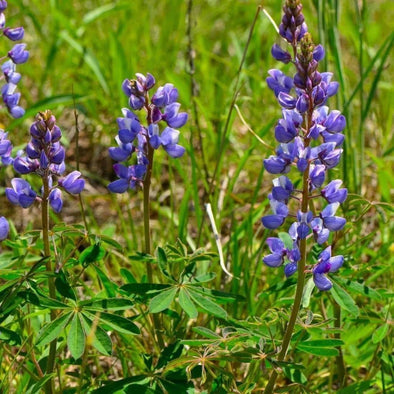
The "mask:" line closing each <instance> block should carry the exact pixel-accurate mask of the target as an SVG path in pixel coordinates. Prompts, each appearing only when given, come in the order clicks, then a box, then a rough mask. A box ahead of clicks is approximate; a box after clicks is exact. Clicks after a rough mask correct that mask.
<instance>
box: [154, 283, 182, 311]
mask: <svg viewBox="0 0 394 394" xmlns="http://www.w3.org/2000/svg"><path fill="white" fill-rule="evenodd" d="M177 291H178V287H177V286H174V287H171V288H169V289H166V290H163V291H161V292H160V293H159V294H158V295H157V296H155V297H153V298H152V299H151V301H150V303H149V312H150V313H158V312H161V311H164V309H167V308H168V307H169V306H170V305H171V303H172V301H174V298H175V296H176V293H177Z"/></svg>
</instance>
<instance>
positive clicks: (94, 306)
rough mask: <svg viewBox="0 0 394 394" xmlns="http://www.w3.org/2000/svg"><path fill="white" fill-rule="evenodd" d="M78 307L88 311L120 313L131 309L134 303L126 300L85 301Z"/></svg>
mask: <svg viewBox="0 0 394 394" xmlns="http://www.w3.org/2000/svg"><path fill="white" fill-rule="evenodd" d="M78 305H79V306H81V307H83V308H86V309H89V310H94V311H95V310H98V311H102V310H108V311H121V310H127V309H131V308H132V307H133V305H134V302H132V301H131V300H128V299H127V298H104V299H98V300H85V301H81V302H79V303H78Z"/></svg>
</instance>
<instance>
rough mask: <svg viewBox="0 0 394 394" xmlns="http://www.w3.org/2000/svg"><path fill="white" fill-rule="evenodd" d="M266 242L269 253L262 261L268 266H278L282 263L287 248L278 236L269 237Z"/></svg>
mask: <svg viewBox="0 0 394 394" xmlns="http://www.w3.org/2000/svg"><path fill="white" fill-rule="evenodd" d="M266 242H267V245H268V247H269V248H270V251H271V254H269V255H268V256H266V257H264V258H263V261H264V263H265V264H267V265H268V266H269V267H279V266H280V265H282V264H283V261H284V257H285V256H286V253H287V249H286V248H285V246H284V244H283V242H282V240H281V239H280V238H274V237H270V238H267V241H266Z"/></svg>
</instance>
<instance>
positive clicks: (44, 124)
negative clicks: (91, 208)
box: [0, 110, 85, 213]
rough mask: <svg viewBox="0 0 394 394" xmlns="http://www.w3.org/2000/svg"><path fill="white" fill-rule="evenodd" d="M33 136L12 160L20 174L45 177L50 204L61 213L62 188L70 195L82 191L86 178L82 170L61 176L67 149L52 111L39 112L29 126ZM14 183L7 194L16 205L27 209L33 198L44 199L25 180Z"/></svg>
mask: <svg viewBox="0 0 394 394" xmlns="http://www.w3.org/2000/svg"><path fill="white" fill-rule="evenodd" d="M0 136H1V134H0ZM30 136H31V139H30V142H29V143H28V144H27V146H26V149H25V151H20V152H18V153H17V157H16V158H15V159H14V160H13V165H14V169H15V170H16V171H17V172H18V173H19V174H21V175H24V174H32V173H34V174H37V175H38V176H40V177H41V178H45V179H46V180H47V181H48V184H49V188H50V190H49V197H48V198H49V204H50V206H51V207H52V209H53V210H54V211H55V212H56V213H59V212H60V211H61V209H62V207H63V199H62V192H61V189H63V190H65V191H66V192H68V193H71V194H79V193H81V191H82V190H83V188H84V186H85V181H84V180H83V179H81V178H80V176H81V173H80V172H79V171H73V172H71V173H70V174H68V175H67V176H65V177H63V176H62V175H63V173H64V171H65V168H66V167H65V163H64V157H65V152H64V148H63V147H62V145H61V143H60V138H61V136H62V133H61V130H60V128H59V127H58V126H57V125H56V119H55V117H54V116H53V115H52V113H51V111H48V110H47V111H44V112H40V113H39V114H38V115H37V116H36V121H35V122H34V123H33V124H32V126H31V127H30ZM0 146H1V144H0ZM56 181H57V182H56ZM11 185H12V188H7V189H6V191H5V193H6V196H7V198H8V200H9V201H10V202H11V203H13V204H15V205H20V206H21V207H23V208H28V207H29V206H31V205H32V204H33V203H34V201H36V200H40V199H41V197H40V196H39V195H38V194H37V193H36V192H35V191H34V190H33V189H32V187H31V186H30V183H29V182H28V181H27V180H25V179H22V178H14V179H13V180H12V181H11Z"/></svg>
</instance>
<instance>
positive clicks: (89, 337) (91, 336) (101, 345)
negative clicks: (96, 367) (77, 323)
mask: <svg viewBox="0 0 394 394" xmlns="http://www.w3.org/2000/svg"><path fill="white" fill-rule="evenodd" d="M82 317H83V320H82V323H83V326H84V330H85V332H86V343H87V345H90V344H91V345H92V346H93V347H94V348H96V349H97V350H98V351H99V352H100V353H101V354H104V355H106V356H110V355H111V354H112V341H111V338H110V337H109V336H108V335H107V333H106V332H105V331H104V330H103V329H102V328H101V327H100V326H98V325H97V324H93V322H92V320H90V319H89V317H87V316H86V315H85V314H83V313H82Z"/></svg>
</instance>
